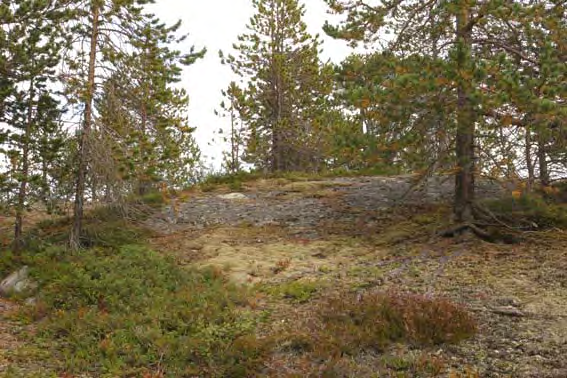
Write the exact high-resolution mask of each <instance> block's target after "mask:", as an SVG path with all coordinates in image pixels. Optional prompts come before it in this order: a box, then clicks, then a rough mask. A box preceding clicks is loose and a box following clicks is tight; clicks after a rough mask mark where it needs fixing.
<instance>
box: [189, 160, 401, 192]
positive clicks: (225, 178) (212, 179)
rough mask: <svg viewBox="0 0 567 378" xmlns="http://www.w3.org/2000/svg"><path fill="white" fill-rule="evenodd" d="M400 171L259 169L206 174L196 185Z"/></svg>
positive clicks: (236, 188) (234, 184) (206, 186)
mask: <svg viewBox="0 0 567 378" xmlns="http://www.w3.org/2000/svg"><path fill="white" fill-rule="evenodd" d="M399 173H400V172H399V171H398V170H396V169H395V168H392V167H386V166H376V167H372V168H367V169H361V170H352V169H341V168H337V169H333V170H327V171H321V172H275V173H264V172H261V171H251V172H244V171H242V172H238V173H236V174H226V173H214V174H210V175H208V176H207V177H206V178H205V179H204V180H203V182H201V183H200V184H199V185H198V187H199V188H200V189H201V190H202V191H204V192H209V191H212V190H214V189H215V188H218V187H219V186H223V185H226V186H227V187H228V188H229V189H230V190H233V191H240V190H242V188H243V183H246V182H252V181H256V180H259V179H280V180H284V181H288V182H300V181H321V180H325V179H328V178H333V177H358V176H388V175H395V174H399Z"/></svg>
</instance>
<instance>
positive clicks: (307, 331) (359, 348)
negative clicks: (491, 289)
mask: <svg viewBox="0 0 567 378" xmlns="http://www.w3.org/2000/svg"><path fill="white" fill-rule="evenodd" d="M301 323H302V327H299V328H298V329H299V331H298V330H297V329H296V330H290V333H289V334H288V335H287V338H286V342H285V343H284V344H283V345H284V347H286V348H288V349H292V350H295V351H298V352H302V353H310V354H312V355H315V356H317V357H320V358H329V357H333V356H339V355H343V354H348V355H356V354H357V353H360V352H364V351H367V350H374V351H377V352H382V351H384V350H386V348H388V347H389V346H390V345H392V344H394V343H398V342H405V343H409V344H413V345H416V346H431V345H439V344H444V343H458V342H460V341H462V340H465V339H467V338H469V337H471V336H472V335H474V334H475V332H476V324H475V321H474V319H473V318H472V317H471V315H469V313H468V312H467V311H466V309H465V308H464V307H462V306H459V305H457V304H455V303H453V302H451V301H449V300H447V299H443V298H435V297H431V298H430V297H426V296H422V295H415V294H407V293H397V292H386V293H373V294H366V295H362V296H355V295H353V294H342V295H338V296H335V297H331V298H329V299H327V300H326V301H324V302H323V303H322V304H319V305H318V306H317V307H316V309H315V311H314V315H313V316H312V317H311V318H308V319H306V320H305V321H303V322H301Z"/></svg>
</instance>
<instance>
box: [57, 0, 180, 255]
mask: <svg viewBox="0 0 567 378" xmlns="http://www.w3.org/2000/svg"><path fill="white" fill-rule="evenodd" d="M151 3H153V0H125V1H111V0H90V1H87V2H81V3H78V4H76V7H75V9H74V11H75V14H76V20H75V21H76V22H75V23H74V24H73V25H74V26H73V28H72V30H71V31H72V33H73V36H74V38H75V39H77V40H87V41H89V43H88V44H84V45H83V44H77V45H76V46H75V50H74V51H77V53H76V54H70V56H69V57H68V59H67V65H68V71H69V72H68V73H67V80H66V87H67V92H68V94H69V97H70V98H71V99H72V100H73V101H74V102H75V103H76V104H79V105H80V111H81V115H82V122H81V126H80V128H79V133H78V161H79V164H78V168H77V179H76V190H75V205H74V221H73V227H72V232H71V238H70V245H71V247H72V248H74V249H77V248H79V247H80V244H81V243H80V238H81V233H82V220H83V211H84V200H85V192H86V186H87V183H88V181H89V179H91V186H94V187H95V188H94V189H93V190H92V192H93V193H94V194H95V195H96V192H97V189H96V186H97V182H96V177H94V176H93V177H90V178H89V177H88V175H87V173H88V169H91V170H92V160H91V159H92V157H93V156H92V154H91V147H92V146H93V145H94V141H95V139H94V138H95V137H96V136H98V135H101V130H95V127H96V126H97V123H96V116H97V112H96V109H95V98H96V97H97V95H98V94H100V90H101V89H102V83H103V81H104V80H105V79H108V78H109V77H110V75H109V74H108V73H109V72H120V73H121V74H123V73H124V69H123V68H124V65H125V64H126V63H125V62H126V61H128V60H130V59H131V56H130V54H131V52H132V51H139V46H140V43H141V42H140V38H139V36H140V33H141V32H142V29H143V28H144V27H145V25H147V24H146V20H147V16H145V15H144V13H143V6H144V5H146V4H151ZM160 28H161V29H163V27H161V26H158V25H154V27H152V29H151V30H152V32H156V33H158V35H161V34H162V31H160ZM141 35H142V36H145V35H146V34H145V33H143V32H142V34H141ZM152 38H154V37H153V36H152ZM155 38H156V39H152V40H151V41H150V42H153V41H159V38H161V36H158V37H155ZM146 42H148V41H146ZM148 48H150V47H149V46H148ZM165 54H168V53H165ZM130 62H131V63H133V62H132V61H130ZM138 62H140V61H138ZM164 67H165V66H164ZM157 70H159V67H157V68H156V69H155V70H154V71H153V72H158V71H157ZM127 73H130V72H127ZM154 75H155V74H154ZM132 80H136V78H135V77H133V78H132ZM147 85H151V82H149V81H148V82H147ZM149 95H151V93H149ZM148 101H149V100H148ZM183 101H184V100H183ZM176 105H177V106H178V105H179V104H176ZM164 109H166V111H168V112H173V113H175V112H176V111H177V110H175V109H172V108H171V106H164ZM173 113H171V114H170V116H173V115H172V114H173ZM175 114H176V113H175ZM176 116H177V115H176ZM164 127H170V126H169V125H168V126H164ZM95 131H96V133H94V132H95ZM185 140H187V138H185ZM142 142H144V141H142ZM142 144H144V143H142ZM169 149H170V150H171V147H170V148H169ZM166 152H167V153H169V152H170V151H169V150H168V151H166ZM169 155H171V156H173V154H169ZM93 178H94V180H93Z"/></svg>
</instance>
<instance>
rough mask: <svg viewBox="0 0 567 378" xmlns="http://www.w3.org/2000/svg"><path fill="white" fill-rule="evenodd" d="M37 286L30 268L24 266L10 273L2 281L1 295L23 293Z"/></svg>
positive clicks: (0, 286)
mask: <svg viewBox="0 0 567 378" xmlns="http://www.w3.org/2000/svg"><path fill="white" fill-rule="evenodd" d="M35 287H36V284H35V282H33V281H32V280H31V279H30V277H29V268H28V267H27V266H24V267H23V268H21V269H19V270H17V271H15V272H14V273H12V274H10V275H9V276H8V277H6V278H5V279H4V280H3V281H2V282H1V283H0V295H2V296H10V295H14V294H22V293H25V292H26V291H30V290H33V289H34V288H35Z"/></svg>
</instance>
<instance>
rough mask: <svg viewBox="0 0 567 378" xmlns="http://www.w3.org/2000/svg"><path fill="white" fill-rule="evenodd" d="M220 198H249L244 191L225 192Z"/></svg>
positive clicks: (231, 199)
mask: <svg viewBox="0 0 567 378" xmlns="http://www.w3.org/2000/svg"><path fill="white" fill-rule="evenodd" d="M219 198H220V199H224V200H230V201H234V200H246V199H248V197H246V195H245V194H242V193H230V194H223V195H220V196H219Z"/></svg>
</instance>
